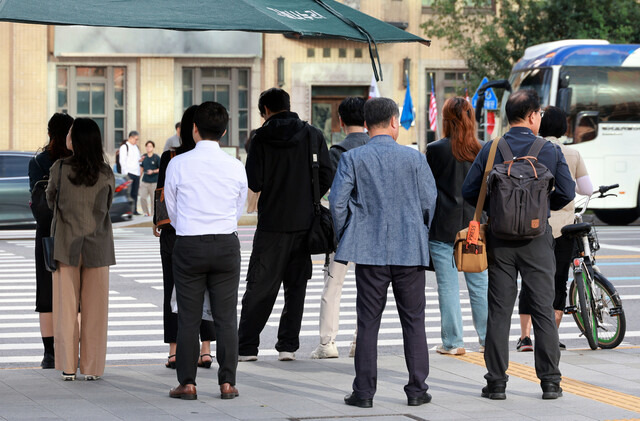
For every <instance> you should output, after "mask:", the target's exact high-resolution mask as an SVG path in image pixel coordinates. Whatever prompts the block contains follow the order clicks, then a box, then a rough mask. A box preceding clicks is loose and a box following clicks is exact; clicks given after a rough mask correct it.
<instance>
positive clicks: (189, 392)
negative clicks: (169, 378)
mask: <svg viewBox="0 0 640 421" xmlns="http://www.w3.org/2000/svg"><path fill="white" fill-rule="evenodd" d="M169 396H171V397H172V398H178V399H186V400H188V401H192V400H194V399H198V395H197V394H196V386H195V385H194V384H181V385H180V386H178V387H174V388H173V389H171V390H170V391H169Z"/></svg>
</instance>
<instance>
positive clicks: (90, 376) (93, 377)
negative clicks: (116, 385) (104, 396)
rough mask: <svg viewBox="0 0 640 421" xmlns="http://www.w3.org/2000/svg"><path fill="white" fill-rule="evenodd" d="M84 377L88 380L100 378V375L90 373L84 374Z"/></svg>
mask: <svg viewBox="0 0 640 421" xmlns="http://www.w3.org/2000/svg"><path fill="white" fill-rule="evenodd" d="M84 379H85V380H87V381H93V380H99V379H100V376H94V375H91V374H88V375H86V376H84Z"/></svg>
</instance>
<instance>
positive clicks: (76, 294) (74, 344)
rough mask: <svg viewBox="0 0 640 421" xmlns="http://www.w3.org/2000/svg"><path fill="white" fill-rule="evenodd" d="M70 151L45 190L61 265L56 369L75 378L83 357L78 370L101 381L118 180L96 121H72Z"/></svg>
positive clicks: (56, 280)
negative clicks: (111, 210)
mask: <svg viewBox="0 0 640 421" xmlns="http://www.w3.org/2000/svg"><path fill="white" fill-rule="evenodd" d="M67 148H68V149H69V150H70V151H72V152H73V155H72V156H71V157H69V158H66V159H61V160H58V161H56V162H55V163H54V164H53V166H52V167H51V177H50V181H49V185H48V187H47V201H48V203H49V207H51V208H52V209H53V212H54V216H53V223H52V227H51V231H52V232H55V235H54V237H55V243H54V254H53V257H54V259H55V260H56V261H57V270H56V271H55V272H54V274H53V319H54V337H55V340H54V341H55V366H56V369H57V370H62V378H63V379H64V380H75V378H76V370H77V367H78V353H79V354H80V372H81V373H83V374H84V375H85V379H86V380H97V379H98V378H100V376H102V374H103V373H104V367H105V361H106V355H107V319H108V311H109V266H110V265H114V264H115V263H116V259H115V251H114V245H113V231H112V228H111V219H110V218H109V207H110V206H111V201H112V199H113V192H114V187H115V186H114V185H115V180H114V176H113V171H112V170H111V168H110V167H109V164H108V162H107V160H106V157H105V155H104V153H103V150H102V136H101V135H100V129H99V128H98V125H97V124H96V123H95V122H94V121H93V120H91V119H89V118H78V119H76V120H75V121H74V123H73V126H71V130H70V131H69V134H68V135H67ZM78 309H80V313H81V319H82V323H81V326H78V320H77V315H78Z"/></svg>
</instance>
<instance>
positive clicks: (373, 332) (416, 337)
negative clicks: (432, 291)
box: [353, 264, 429, 399]
mask: <svg viewBox="0 0 640 421" xmlns="http://www.w3.org/2000/svg"><path fill="white" fill-rule="evenodd" d="M389 284H391V286H392V288H393V296H394V297H395V299H396V306H397V308H398V315H399V316H400V323H401V324H402V339H403V343H404V358H405V362H406V364H407V370H408V371H409V381H408V383H407V385H406V386H405V387H404V391H405V393H406V394H407V397H418V396H421V395H422V394H423V393H424V392H426V391H427V389H428V386H427V384H426V383H425V381H426V379H427V376H428V375H429V352H428V348H427V336H426V333H425V319H424V312H425V292H424V287H425V273H424V268H421V267H415V266H370V265H361V264H356V287H357V291H358V293H357V298H356V312H357V314H358V336H357V338H356V355H355V360H354V361H355V369H356V378H355V379H354V381H353V391H354V392H355V394H356V396H357V397H359V398H361V399H369V398H373V395H375V393H376V383H377V378H378V331H379V330H380V321H381V320H382V312H383V310H384V308H385V306H386V304H387V289H388V288H389Z"/></svg>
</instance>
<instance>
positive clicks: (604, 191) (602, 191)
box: [593, 184, 620, 194]
mask: <svg viewBox="0 0 640 421" xmlns="http://www.w3.org/2000/svg"><path fill="white" fill-rule="evenodd" d="M618 187H620V184H612V185H610V186H600V187H599V188H598V190H596V191H594V192H593V193H594V194H595V193H600V194H605V193H606V192H608V191H609V190H611V189H616V188H618Z"/></svg>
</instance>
